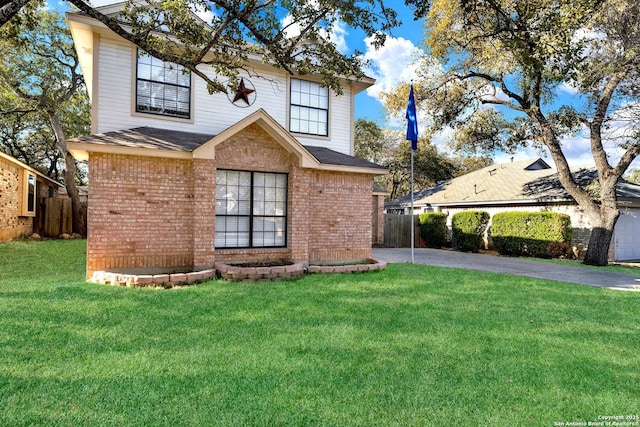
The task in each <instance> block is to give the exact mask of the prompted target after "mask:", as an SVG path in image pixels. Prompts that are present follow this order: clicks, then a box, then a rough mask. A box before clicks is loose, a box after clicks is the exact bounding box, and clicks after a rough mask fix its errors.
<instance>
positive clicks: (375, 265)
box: [307, 258, 387, 273]
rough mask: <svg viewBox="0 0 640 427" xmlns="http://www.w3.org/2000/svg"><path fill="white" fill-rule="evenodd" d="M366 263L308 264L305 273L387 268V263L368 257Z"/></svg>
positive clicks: (352, 271) (348, 271)
mask: <svg viewBox="0 0 640 427" xmlns="http://www.w3.org/2000/svg"><path fill="white" fill-rule="evenodd" d="M369 261H371V263H368V264H347V265H310V266H309V268H308V269H307V273H357V272H361V271H377V270H384V269H385V268H387V263H386V262H384V261H381V260H377V259H373V258H371V259H369Z"/></svg>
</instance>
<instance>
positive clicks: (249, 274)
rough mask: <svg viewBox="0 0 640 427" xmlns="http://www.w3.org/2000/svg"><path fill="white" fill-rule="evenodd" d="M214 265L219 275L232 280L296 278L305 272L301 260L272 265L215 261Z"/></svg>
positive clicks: (254, 280) (251, 280)
mask: <svg viewBox="0 0 640 427" xmlns="http://www.w3.org/2000/svg"><path fill="white" fill-rule="evenodd" d="M215 267H216V270H217V272H218V276H219V277H221V278H223V279H225V280H230V281H232V282H240V281H250V282H256V281H259V280H282V279H297V278H299V277H302V276H304V273H305V270H304V264H302V263H301V262H298V263H295V264H289V265H278V266H273V267H239V266H236V265H233V264H225V263H223V262H216V263H215Z"/></svg>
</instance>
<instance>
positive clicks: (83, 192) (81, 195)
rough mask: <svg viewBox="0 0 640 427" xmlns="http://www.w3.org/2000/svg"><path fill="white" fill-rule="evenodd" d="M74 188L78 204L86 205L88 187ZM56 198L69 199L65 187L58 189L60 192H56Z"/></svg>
mask: <svg viewBox="0 0 640 427" xmlns="http://www.w3.org/2000/svg"><path fill="white" fill-rule="evenodd" d="M76 188H77V190H78V199H79V200H80V203H87V201H88V200H89V187H87V186H86V185H78V186H76ZM58 197H59V198H61V199H68V198H69V195H68V194H67V188H66V187H61V188H60V191H58Z"/></svg>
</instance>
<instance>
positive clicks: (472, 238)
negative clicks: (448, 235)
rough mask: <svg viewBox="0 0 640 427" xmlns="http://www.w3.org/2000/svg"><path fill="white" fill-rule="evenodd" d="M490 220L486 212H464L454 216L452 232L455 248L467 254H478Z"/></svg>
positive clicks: (452, 218)
mask: <svg viewBox="0 0 640 427" xmlns="http://www.w3.org/2000/svg"><path fill="white" fill-rule="evenodd" d="M489 218H490V216H489V214H488V213H487V212H484V211H464V212H458V213H457V214H455V215H453V217H451V232H452V235H453V242H454V244H455V247H456V248H457V249H459V250H461V251H465V252H478V250H479V249H480V246H481V245H482V242H483V235H484V232H485V230H486V229H487V224H488V223H489Z"/></svg>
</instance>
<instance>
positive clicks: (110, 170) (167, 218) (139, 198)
mask: <svg viewBox="0 0 640 427" xmlns="http://www.w3.org/2000/svg"><path fill="white" fill-rule="evenodd" d="M89 194H90V195H91V196H90V198H89V207H88V213H87V216H88V236H87V276H88V277H90V276H91V274H92V272H93V271H95V270H119V271H123V270H131V271H132V272H133V271H141V272H152V271H153V270H154V269H155V268H163V267H175V268H176V270H177V269H181V268H184V269H185V270H190V269H192V267H193V261H194V259H193V236H194V234H193V231H194V227H193V224H194V221H193V220H194V174H193V162H192V161H189V160H175V159H163V158H154V157H138V156H124V155H117V154H93V153H92V154H91V156H90V159H89Z"/></svg>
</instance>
